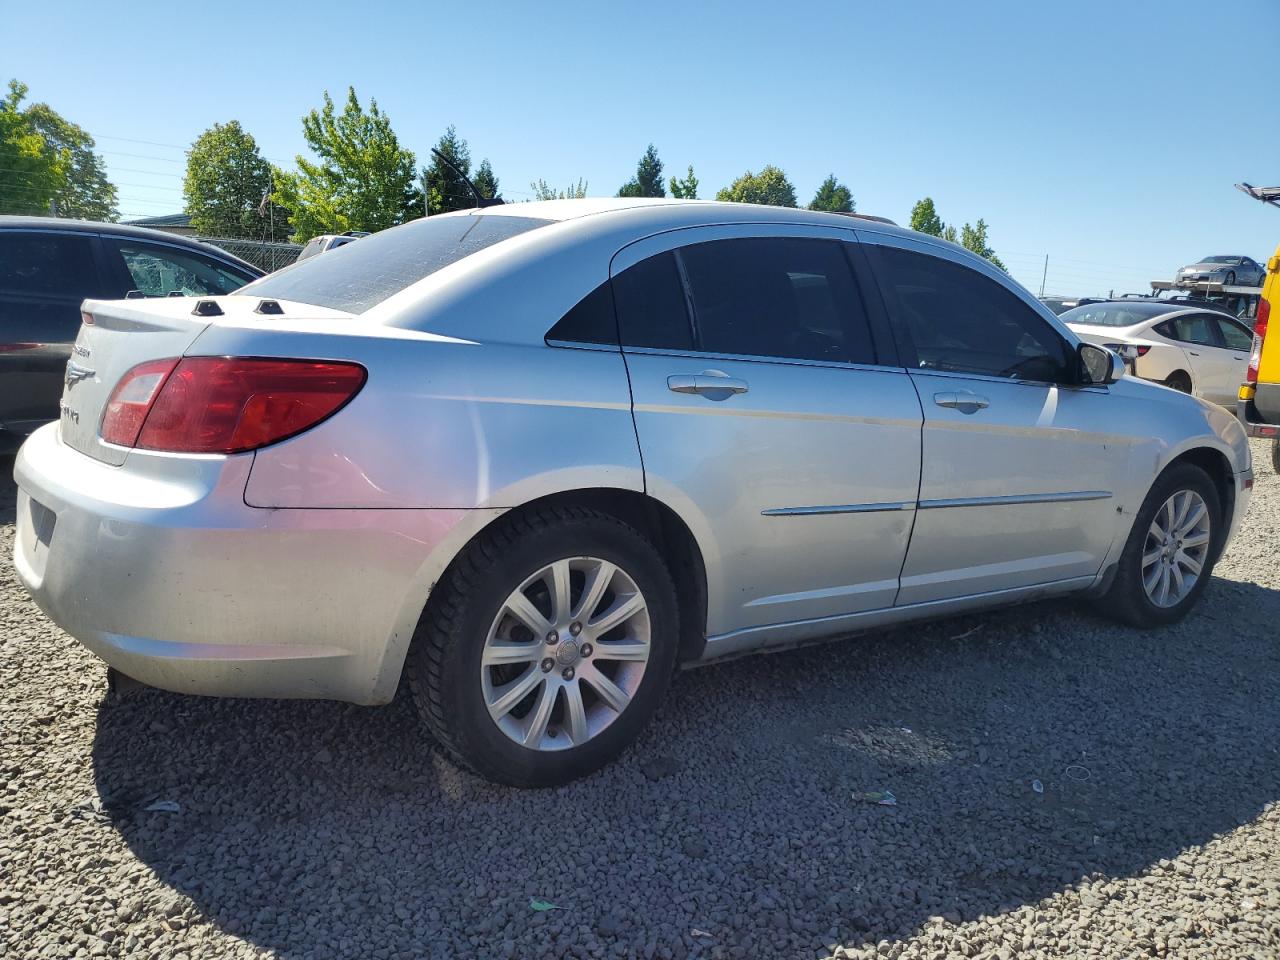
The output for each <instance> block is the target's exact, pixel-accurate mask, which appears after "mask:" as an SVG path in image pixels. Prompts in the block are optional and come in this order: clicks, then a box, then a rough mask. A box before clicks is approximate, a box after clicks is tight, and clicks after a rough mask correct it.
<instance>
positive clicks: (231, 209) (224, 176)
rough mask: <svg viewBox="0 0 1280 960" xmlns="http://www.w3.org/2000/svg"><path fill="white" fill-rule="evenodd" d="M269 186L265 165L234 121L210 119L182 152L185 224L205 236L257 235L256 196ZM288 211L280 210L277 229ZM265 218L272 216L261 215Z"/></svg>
mask: <svg viewBox="0 0 1280 960" xmlns="http://www.w3.org/2000/svg"><path fill="white" fill-rule="evenodd" d="M272 191H273V184H272V177H271V166H270V165H269V164H268V163H267V161H266V160H264V159H262V154H261V153H260V152H259V151H258V143H257V141H256V140H254V138H253V136H252V135H251V134H249V133H247V132H246V131H245V130H244V128H243V127H241V126H240V121H238V120H232V121H230V122H228V123H215V124H214V125H213V126H212V127H210V128H209V129H208V130H206V131H204V133H202V134H200V136H198V137H196V139H195V142H194V143H192V144H191V149H190V150H188V151H187V175H186V178H185V179H184V180H183V181H182V196H183V197H184V198H185V200H186V212H187V215H188V216H190V217H191V225H192V226H193V227H195V229H196V231H197V232H198V233H202V234H204V235H205V236H210V237H254V238H258V237H261V236H262V235H263V219H264V218H263V216H262V215H260V214H259V213H258V210H259V209H261V208H262V198H263V197H264V196H265V195H268V194H270V193H271V192H272ZM287 216H288V214H287V213H285V212H284V211H280V217H279V223H280V228H281V232H282V233H284V232H287V231H288V227H287V225H286V220H287ZM266 219H267V222H268V223H270V222H271V221H272V218H271V217H270V216H269V215H268V217H267V218H266Z"/></svg>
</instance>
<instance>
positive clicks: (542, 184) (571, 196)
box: [529, 177, 587, 200]
mask: <svg viewBox="0 0 1280 960" xmlns="http://www.w3.org/2000/svg"><path fill="white" fill-rule="evenodd" d="M529 189H530V190H532V191H533V199H535V200H581V199H582V198H583V197H585V196H586V195H587V181H585V180H583V179H582V178H581V177H579V178H578V182H577V183H576V184H572V183H571V184H569V186H568V188H567V189H565V190H560V191H558V192H557V191H556V189H555V188H554V187H551V186H548V185H547V181H545V180H543V179H542V178H541V177H539V178H538V179H537V180H535V181H534V182H533V183H531V184H529Z"/></svg>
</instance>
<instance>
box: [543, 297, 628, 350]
mask: <svg viewBox="0 0 1280 960" xmlns="http://www.w3.org/2000/svg"><path fill="white" fill-rule="evenodd" d="M547 339H548V340H563V341H566V342H568V343H604V344H608V345H609V346H612V347H614V348H615V349H616V348H617V346H618V324H617V321H616V320H615V319H614V316H613V291H612V290H611V289H610V288H609V283H608V281H605V282H604V283H602V284H600V286H598V287H596V288H595V289H594V290H592V291H591V292H590V293H588V294H587V295H586V296H585V297H583V298H582V299H581V300H579V301H578V303H577V305H576V306H575V307H574V308H573V309H572V310H570V311H569V312H568V313H566V314H565V315H564V316H563V317H561V318H560V322H559V323H557V324H556V325H555V326H554V327H552V328H551V329H550V330H548V331H547Z"/></svg>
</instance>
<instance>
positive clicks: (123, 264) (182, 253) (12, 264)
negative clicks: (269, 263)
mask: <svg viewBox="0 0 1280 960" xmlns="http://www.w3.org/2000/svg"><path fill="white" fill-rule="evenodd" d="M260 276H262V271H261V270H259V269H258V268H257V267H254V266H252V265H251V264H248V263H245V262H244V261H243V260H241V259H239V258H238V257H234V256H232V255H231V254H229V253H226V252H225V251H223V250H220V249H218V248H217V247H213V246H210V245H209V244H205V243H199V242H197V241H195V240H188V239H185V238H183V237H177V236H174V235H172V234H168V233H161V232H159V231H157V230H144V229H141V228H138V227H126V226H121V225H119V224H114V223H88V222H85V221H78V220H57V219H53V218H45V217H0V454H3V453H12V452H13V451H14V450H15V449H17V447H18V446H19V445H20V444H21V443H22V440H23V439H24V438H25V437H26V435H27V434H28V433H30V432H31V431H32V430H34V429H35V428H36V427H38V426H40V425H41V424H44V423H48V422H49V421H51V420H56V419H57V418H58V401H59V398H60V397H61V396H62V387H63V377H64V375H65V370H66V366H67V358H68V357H69V356H70V355H71V345H72V343H74V341H75V339H76V334H77V332H78V331H79V329H80V304H81V302H82V301H84V300H86V299H88V298H94V299H99V300H117V299H122V298H126V297H166V296H206V295H210V296H216V295H218V294H224V293H230V292H231V291H233V290H236V289H239V288H240V287H242V286H244V285H245V284H246V283H248V282H249V281H250V280H255V279H257V278H258V277H260Z"/></svg>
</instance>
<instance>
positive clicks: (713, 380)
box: [667, 370, 747, 400]
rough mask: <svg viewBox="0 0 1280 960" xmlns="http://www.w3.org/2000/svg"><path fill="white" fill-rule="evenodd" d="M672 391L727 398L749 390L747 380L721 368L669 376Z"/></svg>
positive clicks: (668, 385) (719, 398)
mask: <svg viewBox="0 0 1280 960" xmlns="http://www.w3.org/2000/svg"><path fill="white" fill-rule="evenodd" d="M667 389H668V390H670V391H671V392H672V393H696V394H697V395H698V396H700V397H706V398H707V399H708V400H726V399H728V398H729V397H732V396H735V395H736V394H739V393H746V392H747V381H745V380H740V379H738V378H737V377H731V376H729V375H728V374H727V373H723V372H722V371H720V370H703V371H702V372H701V373H696V374H687V373H682V374H673V375H671V376H669V377H667Z"/></svg>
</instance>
